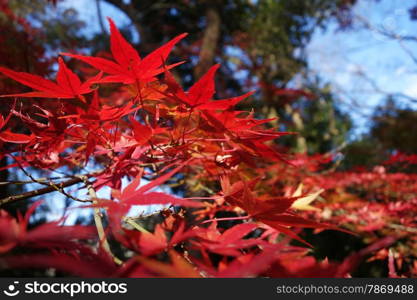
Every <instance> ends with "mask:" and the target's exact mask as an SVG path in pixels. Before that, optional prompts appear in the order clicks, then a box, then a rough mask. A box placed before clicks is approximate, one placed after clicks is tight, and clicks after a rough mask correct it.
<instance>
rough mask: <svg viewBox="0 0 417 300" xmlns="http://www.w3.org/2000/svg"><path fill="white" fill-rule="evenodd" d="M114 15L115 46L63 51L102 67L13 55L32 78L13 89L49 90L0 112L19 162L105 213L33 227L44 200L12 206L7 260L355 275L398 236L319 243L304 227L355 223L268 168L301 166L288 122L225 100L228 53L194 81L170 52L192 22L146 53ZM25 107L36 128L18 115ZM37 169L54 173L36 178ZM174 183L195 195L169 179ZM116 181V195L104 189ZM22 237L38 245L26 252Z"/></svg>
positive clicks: (27, 264)
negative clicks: (46, 65)
mask: <svg viewBox="0 0 417 300" xmlns="http://www.w3.org/2000/svg"><path fill="white" fill-rule="evenodd" d="M109 22H110V31H111V36H110V46H111V47H110V50H111V56H112V59H107V58H103V57H90V56H83V55H78V54H70V53H62V56H64V57H70V58H72V59H75V60H77V61H81V62H82V63H84V64H87V65H89V67H91V68H92V69H94V70H96V75H95V76H93V77H91V78H88V79H85V78H83V77H84V76H83V74H81V73H79V72H75V71H73V70H71V69H70V68H69V67H68V66H67V64H66V62H65V61H64V59H63V57H59V58H58V67H59V69H58V72H57V74H56V80H55V81H53V80H49V79H45V78H43V77H40V76H37V75H33V74H28V73H23V72H15V71H13V70H10V69H8V68H5V67H0V72H1V73H3V74H4V75H5V76H7V77H10V78H11V79H13V80H15V81H17V82H19V83H21V84H23V85H25V86H26V87H29V88H31V89H32V91H27V92H24V93H17V94H11V95H4V96H2V97H12V98H15V99H19V101H33V99H34V98H39V99H40V101H38V102H33V103H34V104H33V105H32V107H31V109H30V110H27V109H26V110H24V109H19V105H16V104H15V105H14V106H13V107H12V108H11V110H10V112H9V114H8V115H7V116H6V117H3V116H2V117H1V119H0V143H1V145H2V147H3V151H2V158H5V159H7V160H8V161H9V162H10V164H9V165H8V166H7V168H17V169H21V170H22V171H23V172H25V174H26V175H27V176H29V177H30V178H31V179H32V180H33V182H35V183H40V184H43V185H45V187H44V188H43V189H41V190H38V191H35V192H33V193H32V194H30V192H29V196H30V195H32V196H35V195H39V194H42V193H46V192H52V191H58V192H61V193H63V194H64V195H65V196H66V197H70V198H71V199H72V200H73V201H80V202H83V208H81V209H90V208H92V209H93V210H94V211H95V213H94V220H95V225H96V226H81V225H74V226H63V225H62V221H63V220H59V221H57V222H51V223H46V224H44V225H41V226H39V227H36V228H34V229H31V230H29V229H28V220H29V217H30V215H31V214H32V213H33V211H34V210H35V208H36V205H37V204H35V205H34V206H32V209H31V210H30V211H29V212H28V213H27V214H26V215H25V216H24V217H23V216H20V215H18V217H17V219H15V218H13V217H12V216H10V215H9V214H8V213H6V212H5V211H1V214H0V222H1V223H2V225H3V226H1V228H7V230H5V229H1V230H0V254H1V256H0V261H1V266H2V267H3V268H12V269H13V268H34V267H35V268H55V269H58V270H61V271H64V272H67V273H69V274H72V275H77V276H86V277H105V276H113V277H116V276H120V277H252V276H273V277H288V276H300V277H304V276H321V277H344V276H348V275H349V274H350V273H351V272H352V271H353V269H354V267H355V266H356V265H357V264H358V263H359V261H361V260H362V259H363V258H364V257H365V255H368V254H369V253H371V252H372V251H376V250H378V249H379V248H383V247H385V246H386V245H389V244H391V243H392V242H393V241H392V240H391V239H388V240H387V239H382V240H379V241H375V244H373V245H371V246H370V248H365V249H364V250H363V251H361V252H360V253H357V254H355V255H353V256H350V257H348V258H346V260H345V261H344V262H342V263H336V262H329V261H327V260H323V261H317V260H316V259H314V258H313V257H312V256H308V254H309V249H310V248H309V247H310V246H311V245H310V244H309V243H308V241H305V240H304V239H302V238H301V237H300V236H299V235H298V234H297V232H298V231H297V229H300V228H314V229H315V230H324V229H334V230H340V231H346V230H344V229H341V228H339V226H336V225H335V224H332V223H331V222H329V223H326V222H320V223H319V222H317V221H314V218H313V217H312V216H302V215H301V214H300V213H299V211H300V210H301V211H302V210H303V207H305V206H308V203H309V202H310V200H309V199H311V198H314V197H315V196H313V197H312V196H311V195H307V194H306V193H304V192H302V191H299V192H298V193H292V194H291V193H290V194H288V193H286V190H285V188H282V184H283V182H284V180H283V181H282V182H280V180H281V179H282V176H283V174H284V173H285V172H283V173H282V174H276V176H274V177H273V178H272V179H271V177H269V175H268V174H270V172H271V171H274V172H275V171H276V170H278V168H280V169H282V168H284V170H285V168H288V169H291V170H295V169H296V168H294V167H291V165H290V164H289V162H287V161H286V160H285V158H284V157H283V155H282V154H281V153H279V152H278V151H277V149H276V147H275V146H274V143H273V141H274V140H275V139H277V138H279V137H280V136H282V135H285V134H288V133H286V132H279V131H277V130H276V129H273V128H272V129H271V128H267V127H266V126H265V124H266V123H268V122H269V121H271V120H272V119H257V118H255V115H254V112H247V111H241V110H238V109H236V105H237V104H238V103H239V102H240V101H243V100H244V99H246V98H248V97H249V96H250V95H251V94H252V93H253V92H249V93H247V94H245V95H242V96H237V97H234V98H230V99H221V100H215V99H214V94H215V74H216V71H217V70H218V69H219V65H215V66H213V67H211V68H210V69H209V70H208V72H207V73H206V74H205V75H204V76H202V77H201V78H200V79H199V80H198V81H197V82H196V83H195V84H194V85H193V86H192V87H191V88H190V89H188V90H187V91H184V90H183V88H182V87H181V84H180V83H179V82H178V81H177V80H176V79H175V76H174V75H173V73H172V69H173V68H174V67H175V66H178V65H179V64H181V63H182V62H178V63H174V64H167V58H168V55H169V53H170V52H171V50H172V49H173V47H174V46H175V45H176V44H177V43H179V42H180V41H181V39H183V38H184V37H185V36H186V35H185V34H182V35H179V36H177V37H175V38H174V39H172V40H171V41H168V42H167V43H166V44H164V45H163V46H161V47H160V48H158V49H156V50H155V51H153V52H152V53H150V54H148V55H147V56H146V57H143V58H142V57H140V56H139V54H138V53H137V52H136V50H135V49H134V48H133V47H132V45H130V44H129V43H128V42H127V41H126V40H125V39H124V38H123V36H122V35H121V34H120V32H119V30H118V29H117V28H116V26H115V25H114V23H113V21H112V20H110V19H109ZM109 90H111V92H110V93H109V92H108V91H109ZM22 98H28V99H22ZM20 99H22V100H20ZM16 101H17V100H16ZM36 103H38V104H36ZM13 118H17V119H19V120H20V122H22V123H23V124H24V125H25V128H22V129H21V130H20V131H19V132H16V131H12V130H11V129H10V128H8V124H9V122H10V120H11V119H13ZM278 166H279V167H278ZM282 166H286V167H282ZM28 168H30V170H31V172H32V174H34V173H35V171H32V170H37V171H38V172H41V173H42V174H46V175H47V178H49V179H48V180H44V181H40V180H38V179H36V178H34V175H30V174H28V171H27V169H28ZM274 168H275V169H274ZM92 169H94V171H91V170H92ZM63 170H66V171H68V173H70V172H71V171H74V170H76V173H75V174H74V173H72V174H70V175H68V176H69V177H70V179H68V181H65V180H64V179H61V181H54V179H53V176H52V175H53V174H54V172H56V171H60V172H62V171H63ZM268 172H269V173H268ZM48 176H49V177H48ZM124 179H128V180H129V184H128V185H127V186H125V187H124V188H123V187H122V180H124ZM145 179H146V180H145ZM143 181H145V183H143ZM73 184H80V185H81V186H80V188H82V187H85V188H86V189H87V190H88V196H87V199H85V198H84V199H80V198H79V196H78V194H74V193H73V194H71V193H69V192H66V191H65V190H64V188H65V187H67V186H70V185H73ZM169 186H171V187H174V186H176V187H177V188H179V191H180V192H181V193H182V195H181V196H180V195H179V194H180V193H174V192H173V191H171V192H169V193H166V192H163V190H164V189H165V190H166V189H167V188H169ZM291 186H292V187H293V186H296V185H291ZM316 186H319V184H316ZM105 188H107V189H109V190H111V193H110V195H109V196H108V197H104V196H98V194H97V192H100V191H101V190H105ZM313 192H314V191H313ZM27 195H28V194H26V195H25V194H23V196H24V197H23V196H20V197H19V195H18V196H11V197H8V198H5V199H1V200H0V203H1V205H7V204H8V203H12V202H14V201H20V200H21V199H22V198H24V199H27V198H28V197H27ZM86 202H87V203H86ZM149 205H164V207H165V208H163V209H161V210H160V211H157V212H156V213H154V214H153V215H152V216H157V218H156V219H157V221H156V222H154V224H151V225H146V220H148V219H149V218H150V217H149V216H147V215H143V214H141V213H135V212H137V211H138V210H137V209H135V208H136V207H138V206H139V207H144V206H149ZM132 214H133V215H132ZM222 216H224V217H222ZM102 218H105V219H106V222H105V224H106V225H105V226H104V225H103V222H102V220H101V219H102ZM144 224H145V225H144ZM346 234H350V233H346ZM294 240H297V241H298V244H297V245H298V246H295V244H294V243H293V241H294ZM18 248H28V249H31V250H32V251H31V252H28V254H19V253H16V252H14V250H16V249H18ZM115 248H117V249H119V251H115ZM120 249H121V250H120Z"/></svg>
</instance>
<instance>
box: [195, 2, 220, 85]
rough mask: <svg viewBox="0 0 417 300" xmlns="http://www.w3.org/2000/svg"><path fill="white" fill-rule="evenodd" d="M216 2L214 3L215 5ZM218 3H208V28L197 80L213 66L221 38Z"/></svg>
mask: <svg viewBox="0 0 417 300" xmlns="http://www.w3.org/2000/svg"><path fill="white" fill-rule="evenodd" d="M213 2H214V3H213ZM215 2H216V1H207V2H206V5H207V9H206V22H207V25H206V28H205V30H204V35H203V41H202V43H201V49H200V55H199V61H198V64H197V66H196V67H195V70H194V76H195V79H199V78H200V77H201V76H202V75H203V74H204V73H206V72H207V70H208V69H209V68H210V67H211V66H212V65H213V62H214V57H215V55H216V48H217V46H218V42H219V37H220V25H221V18H220V14H219V11H218V8H217V6H216V3H215Z"/></svg>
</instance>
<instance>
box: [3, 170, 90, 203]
mask: <svg viewBox="0 0 417 300" xmlns="http://www.w3.org/2000/svg"><path fill="white" fill-rule="evenodd" d="M86 176H92V174H90V175H86ZM81 182H83V180H82V179H81V178H72V179H70V180H67V181H64V182H60V183H55V184H54V185H50V186H48V187H44V188H41V189H37V190H34V191H29V192H25V193H22V194H19V195H13V196H9V197H6V198H3V199H0V206H2V205H4V204H8V203H12V202H16V201H20V200H25V199H28V198H31V197H34V196H40V195H44V194H48V193H51V192H56V191H57V188H58V189H63V188H65V187H68V186H72V185H74V184H77V183H81ZM79 201H81V200H79Z"/></svg>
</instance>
